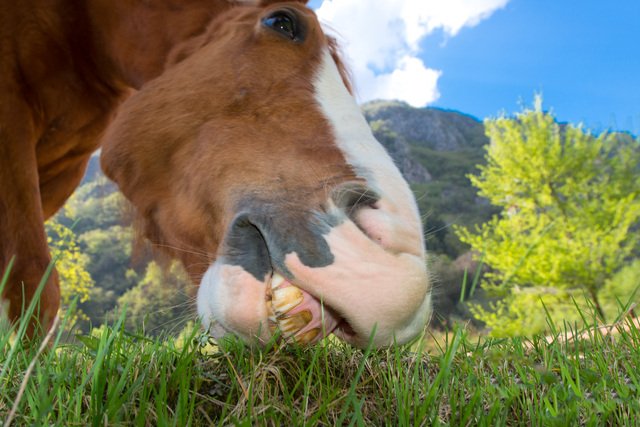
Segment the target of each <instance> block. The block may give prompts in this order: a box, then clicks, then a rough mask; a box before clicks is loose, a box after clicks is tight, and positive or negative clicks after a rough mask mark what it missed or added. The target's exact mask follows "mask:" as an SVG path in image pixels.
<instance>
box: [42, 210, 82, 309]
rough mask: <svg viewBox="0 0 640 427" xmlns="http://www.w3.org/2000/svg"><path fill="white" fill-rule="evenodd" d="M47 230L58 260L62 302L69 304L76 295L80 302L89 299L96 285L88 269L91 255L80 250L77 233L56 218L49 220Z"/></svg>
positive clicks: (54, 255) (51, 247) (54, 256)
mask: <svg viewBox="0 0 640 427" xmlns="http://www.w3.org/2000/svg"><path fill="white" fill-rule="evenodd" d="M46 230H47V241H48V243H49V249H50V251H51V256H52V258H53V259H55V260H56V270H57V271H58V275H59V277H60V293H61V298H62V303H63V304H64V305H69V303H70V302H71V300H72V299H73V298H75V297H76V296H77V297H78V299H79V301H80V302H85V301H87V299H88V298H89V293H90V292H91V289H92V288H93V286H94V282H93V279H92V277H91V274H89V272H88V271H87V267H88V265H89V257H88V256H87V255H85V254H83V253H82V251H81V250H80V247H79V246H78V240H77V238H76V235H75V233H74V232H73V231H72V230H71V229H70V228H68V227H66V226H64V225H62V224H60V223H59V222H58V221H56V219H55V218H54V219H51V220H49V221H47V224H46Z"/></svg>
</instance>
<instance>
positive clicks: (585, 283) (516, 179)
mask: <svg viewBox="0 0 640 427" xmlns="http://www.w3.org/2000/svg"><path fill="white" fill-rule="evenodd" d="M485 126H486V131H487V135H488V136H489V138H490V140H491V142H490V144H489V145H488V146H487V148H486V150H487V151H486V159H487V164H486V165H484V166H480V175H479V176H469V178H470V180H471V182H472V184H473V185H474V186H475V187H476V188H478V190H479V194H480V195H481V196H484V197H486V198H488V199H489V201H490V202H491V203H492V204H493V205H495V206H498V207H499V208H501V213H500V214H499V215H496V216H494V217H493V218H492V219H491V220H490V221H488V222H487V223H485V224H483V225H481V226H476V227H475V228H474V229H473V230H471V229H469V228H464V227H458V228H456V232H457V233H458V235H459V236H460V238H461V240H462V241H463V242H466V243H468V244H469V245H471V247H472V248H473V249H474V250H475V251H476V252H477V253H481V254H483V260H484V263H485V264H486V265H488V266H490V267H491V268H492V271H491V272H490V273H488V274H487V275H486V276H485V279H484V282H483V287H484V289H485V290H488V291H492V292H494V293H497V294H498V295H502V296H509V298H511V301H512V302H514V301H515V300H513V298H515V296H514V293H513V292H512V291H513V290H514V289H516V290H522V289H526V288H533V287H537V288H539V289H545V288H546V289H548V290H550V291H551V293H552V294H553V295H554V297H553V298H552V299H554V300H555V299H557V298H558V295H564V296H566V297H569V296H572V295H576V291H579V292H582V293H586V294H587V295H588V297H589V298H590V299H591V300H592V302H593V304H594V306H595V309H596V310H597V312H598V313H599V314H600V316H602V317H603V318H604V310H603V307H602V304H601V303H600V298H599V291H600V290H601V289H602V287H603V286H604V285H605V284H606V283H607V281H608V280H610V279H611V278H612V277H613V276H614V275H615V274H616V273H617V272H618V271H619V270H621V269H622V268H623V267H624V266H625V265H626V264H628V263H629V261H630V259H632V258H634V257H635V256H637V250H638V242H639V237H640V234H639V233H638V232H637V227H638V224H639V219H640V178H639V176H640V175H639V174H638V172H639V165H640V154H639V153H640V151H639V150H638V148H639V147H638V142H637V141H633V140H631V141H629V139H628V138H621V137H619V135H616V134H610V133H603V134H601V135H600V136H597V137H596V136H594V135H592V134H590V133H589V132H586V131H585V130H583V129H582V128H581V127H579V126H572V125H566V126H565V125H560V124H558V123H557V122H556V121H555V119H554V117H553V116H552V115H551V114H549V113H546V112H544V111H543V110H542V101H541V98H539V97H538V98H537V99H536V102H535V106H534V109H532V110H529V109H528V110H524V111H523V112H522V113H520V114H518V115H517V116H516V117H515V118H508V117H501V118H498V119H495V120H488V121H486V123H485ZM634 227H635V230H634ZM520 294H522V292H520ZM525 294H526V295H527V298H528V299H529V300H531V298H530V295H531V294H532V293H531V292H525ZM503 309H504V307H503ZM503 311H504V310H503ZM507 311H509V310H507ZM478 313H479V314H480V315H481V317H482V314H483V312H482V310H481V311H479V312H478ZM486 313H487V312H486V311H485V312H484V314H485V315H486ZM510 313H511V314H510V315H507V314H505V313H503V317H505V321H506V320H507V319H506V318H509V316H511V318H512V320H513V319H514V318H521V317H522V315H517V314H514V313H513V312H510ZM518 316H520V317H518ZM524 316H526V314H525V315H524ZM485 317H486V316H485Z"/></svg>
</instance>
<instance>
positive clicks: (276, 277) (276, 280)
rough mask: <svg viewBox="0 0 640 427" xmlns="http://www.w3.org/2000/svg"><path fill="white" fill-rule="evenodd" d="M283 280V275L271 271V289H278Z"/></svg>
mask: <svg viewBox="0 0 640 427" xmlns="http://www.w3.org/2000/svg"><path fill="white" fill-rule="evenodd" d="M284 282H285V279H284V277H282V276H281V275H280V274H278V273H273V277H271V289H272V290H274V289H278V288H279V287H280V285H282V284H283V283H284Z"/></svg>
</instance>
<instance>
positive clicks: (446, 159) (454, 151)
mask: <svg viewBox="0 0 640 427" xmlns="http://www.w3.org/2000/svg"><path fill="white" fill-rule="evenodd" d="M362 111H363V113H364V115H365V117H366V119H367V121H368V122H369V125H370V126H371V129H372V130H373V133H374V135H375V137H376V138H377V139H378V141H380V142H381V143H382V144H383V145H384V146H385V148H386V149H387V151H388V152H389V154H390V155H391V157H392V158H393V160H394V162H395V163H396V165H397V166H398V168H399V169H400V171H401V172H402V174H403V175H404V177H405V179H406V180H407V181H409V183H410V184H411V186H412V188H413V190H414V192H415V194H416V198H417V200H418V205H419V207H420V210H421V212H422V214H423V217H424V218H425V231H426V240H427V248H428V249H429V250H430V251H431V252H435V253H440V254H445V255H447V256H448V257H450V258H453V259H455V258H456V257H458V256H459V255H461V254H462V253H464V252H465V251H466V249H467V248H466V246H465V245H463V244H462V243H461V242H460V241H459V239H458V238H457V237H456V236H455V234H454V233H453V230H452V229H451V226H452V225H455V224H459V225H473V224H477V223H480V222H483V221H486V220H487V219H489V218H490V217H491V215H492V214H493V213H494V212H495V210H494V209H493V208H492V207H491V206H489V204H488V203H487V201H486V200H484V199H482V198H479V197H478V196H477V194H476V190H475V189H474V188H473V187H472V186H471V183H470V182H469V179H468V177H467V176H468V175H469V174H475V173H476V172H477V165H479V164H482V163H484V146H485V145H486V144H488V142H489V139H488V138H487V137H486V135H485V132H484V125H483V123H482V122H481V121H480V120H478V119H476V118H475V117H472V116H470V115H467V114H463V113H459V112H456V111H447V110H442V109H437V108H414V107H411V106H409V105H408V104H406V103H404V102H399V101H373V102H369V103H366V104H364V105H363V106H362Z"/></svg>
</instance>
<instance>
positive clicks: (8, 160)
mask: <svg viewBox="0 0 640 427" xmlns="http://www.w3.org/2000/svg"><path fill="white" fill-rule="evenodd" d="M4 93H5V94H4V95H3V97H2V98H3V99H0V276H1V275H2V274H3V273H4V272H5V271H6V269H7V266H8V264H9V261H10V260H11V259H12V258H14V264H13V268H12V269H11V271H10V273H9V280H8V282H7V283H6V284H5V286H4V289H3V292H2V299H3V300H5V301H8V303H9V310H8V315H9V320H11V321H12V322H16V321H17V320H19V319H20V317H21V316H22V315H23V311H24V310H26V308H27V307H28V306H29V304H30V302H31V301H32V299H33V297H34V294H35V293H36V290H37V289H38V284H39V283H40V281H41V279H42V277H43V275H44V273H45V271H46V269H47V266H48V265H49V262H50V256H49V250H48V247H47V238H46V234H45V230H44V218H43V213H42V204H41V199H40V189H39V182H38V181H39V180H38V165H37V160H36V139H37V138H36V132H35V126H34V124H33V122H32V120H31V112H30V110H29V108H28V106H27V105H26V104H25V103H24V102H22V100H21V99H20V98H19V97H12V96H11V92H9V93H7V92H4ZM38 302H39V304H38V306H37V307H36V311H35V312H34V313H35V314H34V316H33V317H32V318H30V319H29V328H28V334H29V336H35V335H38V334H41V333H43V332H44V331H47V330H48V329H49V328H50V327H51V324H52V322H53V319H54V317H55V315H56V313H57V311H58V308H59V305H60V288H59V285H58V278H57V274H56V273H55V272H53V274H51V276H50V277H49V278H48V279H47V281H46V283H45V284H44V288H43V289H42V293H41V294H40V299H39V301H38Z"/></svg>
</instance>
